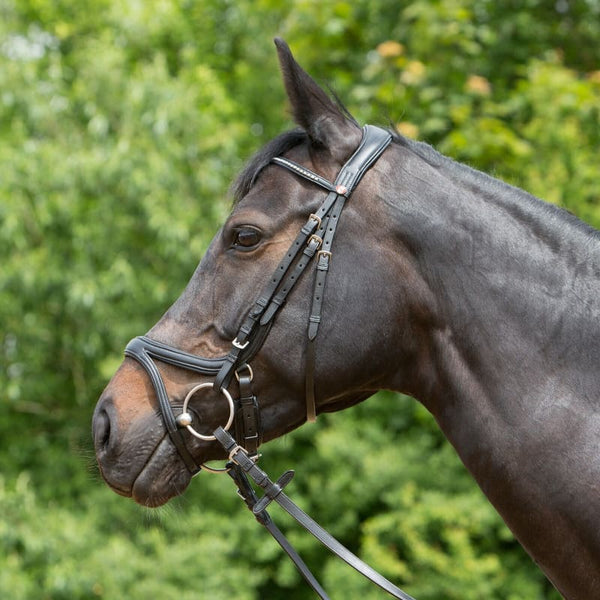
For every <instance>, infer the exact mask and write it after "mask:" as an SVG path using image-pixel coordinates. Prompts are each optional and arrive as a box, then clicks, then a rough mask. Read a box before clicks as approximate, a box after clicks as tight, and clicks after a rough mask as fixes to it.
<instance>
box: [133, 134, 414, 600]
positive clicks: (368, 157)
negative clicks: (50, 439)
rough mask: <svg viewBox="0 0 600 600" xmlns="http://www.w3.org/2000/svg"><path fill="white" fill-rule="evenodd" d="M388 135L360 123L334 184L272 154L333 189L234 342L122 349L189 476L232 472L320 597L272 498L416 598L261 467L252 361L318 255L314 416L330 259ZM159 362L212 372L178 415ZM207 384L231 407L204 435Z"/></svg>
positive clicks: (309, 354) (141, 340)
mask: <svg viewBox="0 0 600 600" xmlns="http://www.w3.org/2000/svg"><path fill="white" fill-rule="evenodd" d="M391 140H392V136H391V134H390V133H389V132H387V131H385V130H383V129H381V128H379V127H374V126H372V125H366V126H365V127H364V128H363V136H362V140H361V142H360V145H359V146H358V148H357V149H356V151H355V152H354V154H353V155H352V156H351V157H350V159H349V160H348V161H347V162H346V163H345V164H344V166H343V167H342V169H341V170H340V172H339V173H338V175H337V177H336V179H335V181H334V182H333V183H331V182H330V181H328V180H327V179H325V178H324V177H321V176H320V175H318V174H317V173H315V172H313V171H311V170H309V169H307V168H306V167H303V166H302V165H299V164H298V163H295V162H294V161H291V160H289V159H287V158H283V157H275V158H273V159H271V163H273V164H276V165H279V166H280V167H283V168H285V169H287V170H288V171H291V172H292V173H294V174H295V175H297V176H299V177H301V178H303V179H306V180H308V181H310V182H311V183H314V184H316V185H318V186H320V187H321V188H323V189H324V190H326V191H327V192H328V194H327V196H326V198H325V199H324V201H323V202H322V204H321V206H320V207H319V208H318V210H317V211H316V212H314V213H312V214H311V215H310V216H309V217H308V220H307V222H306V223H305V224H304V226H303V227H302V228H301V229H300V232H299V233H298V235H297V236H296V238H295V240H294V241H293V242H292V245H291V246H290V247H289V249H288V251H287V252H286V253H285V255H284V257H283V258H282V260H281V262H280V263H279V265H278V266H277V268H276V269H275V271H274V273H273V275H272V276H271V278H270V279H269V281H268V283H267V285H266V286H265V287H264V289H263V290H262V292H261V293H260V295H259V296H258V299H257V300H256V301H255V303H254V304H253V305H252V307H251V308H250V310H249V311H248V313H247V315H246V317H245V318H244V320H243V322H242V325H241V327H240V328H239V329H238V332H237V335H236V336H235V338H234V340H233V341H232V343H231V349H230V350H229V352H228V353H227V354H226V355H225V356H223V357H220V358H203V357H199V356H196V355H194V354H190V353H188V352H184V351H182V350H179V349H178V348H174V347H172V346H169V345H167V344H164V343H162V342H159V341H157V340H153V339H151V338H149V337H146V336H140V337H136V338H134V339H133V340H131V341H130V342H129V344H128V345H127V347H126V348H125V355H126V356H128V357H131V358H133V359H135V360H136V361H137V362H138V363H139V364H140V365H141V366H142V367H143V368H144V369H145V371H146V372H147V373H148V376H149V377H150V380H151V382H152V385H153V387H154V390H155V393H156V396H157V399H158V404H159V408H160V412H161V415H162V419H163V422H164V425H165V428H166V430H167V432H168V434H169V436H170V438H171V440H172V441H173V443H174V445H175V447H176V448H177V451H178V452H179V454H180V456H181V458H182V460H183V461H184V463H185V465H186V466H187V468H188V470H189V471H190V472H191V473H192V474H195V473H197V472H198V471H200V470H201V469H205V470H208V471H212V472H215V471H226V472H228V473H229V474H230V476H231V477H232V478H233V479H234V481H235V483H236V485H237V486H238V492H239V493H240V495H241V496H242V498H243V499H244V500H245V502H246V504H247V505H248V507H249V508H250V509H251V510H252V512H253V513H254V515H255V516H256V518H257V520H258V521H259V522H260V523H261V524H262V525H264V526H265V527H266V528H267V529H268V530H269V532H270V533H271V534H272V535H273V536H274V537H275V539H276V540H277V541H278V543H279V544H280V545H281V546H282V547H283V549H284V550H285V551H286V552H287V553H288V555H289V556H290V557H291V558H292V560H293V561H294V563H295V564H296V566H297V568H298V569H299V570H300V572H301V574H302V575H303V576H304V577H305V579H306V580H307V582H308V583H309V584H310V585H311V587H312V588H313V590H314V591H315V592H316V593H317V594H318V595H319V596H320V597H321V598H327V595H326V594H325V592H324V591H323V589H322V588H321V586H320V585H319V583H318V582H317V581H316V580H315V579H314V577H313V576H312V574H311V573H310V571H309V570H308V568H307V567H306V565H305V564H304V563H303V561H302V559H301V558H300V557H299V556H298V554H297V553H296V552H295V551H294V549H293V548H292V547H291V546H290V545H289V542H287V540H286V538H285V537H284V536H283V534H281V532H280V531H279V530H278V529H277V527H276V526H275V525H274V523H273V522H272V520H271V519H270V517H269V515H268V513H267V511H266V506H267V504H268V503H270V502H271V501H272V500H275V501H276V502H278V503H279V504H280V505H281V506H283V507H284V509H285V510H287V511H288V512H289V513H290V514H291V515H292V516H293V517H294V518H296V520H298V521H299V522H300V523H301V524H302V525H303V526H304V527H306V528H307V529H308V530H309V531H310V532H311V533H312V534H313V535H315V536H316V537H317V538H318V539H319V540H320V541H321V542H322V543H324V544H325V545H326V546H327V547H329V548H330V549H331V550H332V551H333V552H335V553H336V554H337V555H338V556H340V557H341V558H342V559H343V560H345V561H346V562H348V564H350V565H351V566H353V567H354V568H355V569H357V570H358V571H359V572H360V573H362V574H363V575H365V576H366V577H368V578H369V579H371V580H372V581H374V582H375V583H377V584H378V585H379V586H380V587H382V588H383V589H385V590H386V591H388V592H389V593H390V594H391V595H393V596H394V597H396V598H400V599H403V600H413V599H411V597H410V596H408V595H407V594H406V593H405V592H403V591H402V590H400V589H399V588H397V587H396V586H395V585H394V584H392V583H391V582H389V581H388V580H387V579H385V578H384V577H382V576H381V575H379V574H378V573H377V572H375V571H373V569H371V568H370V567H369V566H368V565H366V564H365V563H363V562H362V561H361V560H360V559H359V558H358V557H356V556H355V555H353V554H352V553H351V552H349V551H348V550H347V549H346V548H344V547H343V546H342V545H341V544H339V542H337V540H335V538H333V537H332V536H330V535H329V534H328V533H327V532H326V531H325V530H323V529H322V528H321V527H320V526H319V525H318V524H317V523H315V522H314V521H313V520H312V519H311V518H310V517H308V515H306V514H305V513H303V512H302V511H301V510H300V509H299V508H298V507H297V506H296V505H295V504H294V503H293V502H292V501H291V500H290V499H289V498H288V497H287V496H286V495H285V494H284V493H283V492H282V490H283V487H284V486H285V485H287V483H289V481H290V480H291V477H292V475H293V471H288V472H287V473H285V474H284V475H283V476H282V477H281V478H280V479H279V480H278V481H277V482H275V483H274V482H272V481H271V480H270V479H269V478H268V476H267V475H266V473H264V471H262V470H261V469H260V468H259V467H258V466H257V465H256V460H257V459H258V447H259V445H260V443H261V441H262V432H261V426H260V410H259V404H258V400H257V398H256V396H255V395H254V394H253V392H252V387H251V383H252V378H253V373H252V369H251V367H250V364H249V363H250V361H251V360H252V358H253V357H254V356H255V355H256V354H257V352H258V351H259V350H260V348H261V347H262V345H263V343H264V341H265V339H266V337H267V335H268V333H269V331H270V329H271V327H272V325H273V321H274V318H275V316H276V315H277V313H278V312H279V310H280V309H281V307H282V306H283V305H284V303H285V301H286V298H287V296H288V295H289V293H290V292H291V290H292V289H293V288H294V286H295V285H296V283H297V282H298V280H299V279H300V278H301V275H302V274H303V273H304V271H305V270H306V269H307V267H308V265H309V264H310V263H311V262H312V260H313V259H314V258H315V256H316V269H315V278H314V285H313V295H312V302H311V307H310V315H309V318H308V332H307V341H306V353H305V355H306V366H305V388H306V418H307V421H309V422H312V421H314V420H315V419H316V406H315V391H314V388H315V377H314V374H315V362H316V358H315V357H316V351H315V345H316V339H317V334H318V331H319V325H320V323H321V313H322V307H323V297H324V292H325V284H326V281H327V274H328V272H329V265H330V262H331V256H332V244H333V239H334V236H335V232H336V228H337V225H338V222H339V218H340V215H341V212H342V209H343V208H344V205H345V203H346V201H347V200H348V198H349V197H350V195H351V194H352V192H353V191H354V189H355V188H356V186H357V185H358V183H359V182H360V180H361V179H362V177H363V175H364V174H365V173H366V171H367V170H368V169H369V168H370V167H371V166H372V165H373V164H374V163H375V162H376V161H377V159H378V158H379V157H380V156H381V154H382V153H383V152H384V150H385V149H386V148H387V147H388V145H389V144H390V142H391ZM154 360H159V361H161V362H164V363H167V364H170V365H174V366H176V367H179V368H182V369H186V370H188V371H193V372H195V373H199V374H201V375H208V376H214V377H215V380H214V383H209V382H206V383H201V384H199V385H197V386H195V387H194V388H192V389H191V390H190V391H189V392H188V394H187V396H186V398H185V400H184V403H183V407H182V412H181V413H180V414H179V415H177V416H175V414H174V412H173V407H172V405H171V403H170V402H169V396H168V394H167V391H166V387H165V384H164V381H163V379H162V377H161V375H160V372H159V370H158V368H157V366H156V364H155V362H154ZM234 376H235V378H236V379H237V381H238V385H239V391H240V393H239V398H237V399H235V400H234V399H233V398H232V396H231V395H230V393H229V391H228V386H229V384H230V383H231V380H232V378H233V377H234ZM209 387H210V388H213V389H214V390H215V391H217V392H220V393H222V394H223V395H224V396H225V399H226V400H227V403H228V406H229V417H228V419H227V422H226V423H225V424H224V425H223V426H222V427H217V429H216V430H215V431H214V432H213V434H212V435H204V434H200V433H199V432H198V431H197V430H196V429H195V428H194V427H193V426H192V422H193V416H192V414H191V412H190V411H189V410H188V404H189V401H190V399H191V397H192V396H193V395H194V394H195V393H196V392H198V391H199V390H201V389H203V388H209ZM232 426H234V428H235V438H233V437H232V436H231V435H229V433H227V431H228V430H229V429H230V428H231V427H232ZM184 428H185V429H187V430H188V432H189V433H190V434H192V435H193V436H195V437H197V438H200V439H202V440H205V441H214V440H217V441H219V443H221V445H223V447H225V448H226V450H227V452H228V455H229V463H228V465H227V467H226V468H225V469H213V468H212V467H208V466H207V465H205V464H203V465H198V464H197V463H196V461H195V460H194V458H193V457H192V455H191V453H190V451H189V449H188V447H187V445H186V443H185V438H184V436H183V435H182V429H184ZM236 440H237V441H236ZM247 476H250V477H251V478H252V479H253V480H254V481H255V483H256V484H257V485H259V486H260V487H262V488H263V489H264V490H265V496H264V497H263V498H262V499H261V500H258V498H257V497H256V495H255V493H254V490H253V488H252V486H251V485H250V483H249V482H248V479H247Z"/></svg>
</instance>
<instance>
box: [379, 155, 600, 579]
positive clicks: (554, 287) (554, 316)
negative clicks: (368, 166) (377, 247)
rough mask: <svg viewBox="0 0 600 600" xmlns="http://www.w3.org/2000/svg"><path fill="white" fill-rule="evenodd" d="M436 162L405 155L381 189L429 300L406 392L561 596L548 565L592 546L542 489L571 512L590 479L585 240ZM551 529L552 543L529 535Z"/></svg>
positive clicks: (592, 330)
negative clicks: (388, 186)
mask: <svg viewBox="0 0 600 600" xmlns="http://www.w3.org/2000/svg"><path fill="white" fill-rule="evenodd" d="M440 161H441V164H440V165H438V166H432V165H431V164H427V163H426V162H425V161H423V160H422V159H421V158H420V157H416V156H414V154H412V153H411V152H408V151H406V150H404V151H403V156H402V162H401V168H400V169H396V170H395V171H392V170H391V171H390V173H389V180H388V181H392V180H394V182H395V185H396V192H397V199H396V200H393V201H390V200H389V198H388V200H387V201H386V203H387V206H388V207H390V208H391V210H392V212H393V213H394V222H395V225H394V226H395V227H396V228H397V235H398V237H399V239H400V241H401V247H402V248H403V250H404V249H408V251H409V252H410V254H411V256H412V260H413V263H414V265H415V269H416V271H417V272H418V276H419V277H420V278H421V280H422V281H423V282H425V284H426V285H427V286H428V288H429V290H430V291H431V294H430V296H431V297H432V298H434V302H433V305H432V306H431V307H430V310H431V311H432V312H433V313H435V319H431V323H432V325H431V326H430V327H429V329H428V331H426V332H425V335H424V336H423V337H422V339H421V341H420V343H421V345H422V348H423V349H422V351H421V352H420V353H419V358H418V360H417V364H416V365H411V367H414V368H413V369H412V372H413V373H416V376H415V379H414V380H413V381H411V382H410V383H409V385H408V388H409V389H408V391H409V392H410V393H411V394H412V395H414V396H415V397H417V398H418V399H419V400H421V401H422V402H423V403H424V404H425V405H426V406H427V408H429V410H430V411H431V412H432V413H433V415H434V416H435V418H436V420H437V421H438V423H439V424H440V426H441V428H442V430H443V431H444V433H445V434H446V436H447V437H448V439H449V440H450V441H451V443H452V444H453V445H454V446H455V448H456V449H457V451H458V453H459V455H460V456H461V458H462V460H463V462H464V463H465V465H466V466H467V467H468V468H469V470H470V471H471V472H472V474H473V475H474V477H475V479H476V480H477V481H478V483H479V485H480V487H481V488H482V490H483V491H484V493H485V494H486V495H487V496H488V497H489V499H490V500H491V501H492V503H493V504H494V505H495V506H496V508H497V509H498V511H499V512H500V513H501V514H502V516H503V517H504V519H505V521H506V522H507V523H508V525H509V526H510V527H511V529H512V530H513V532H514V533H515V534H516V535H517V537H518V538H519V539H520V541H521V542H522V544H523V545H524V546H525V547H526V549H528V550H529V552H530V553H531V554H532V555H533V556H534V557H535V558H536V560H537V561H538V562H539V563H540V564H541V566H542V568H544V569H545V571H546V573H547V574H548V575H549V576H550V577H551V578H552V579H554V581H555V582H557V584H558V585H559V586H561V587H563V589H568V588H569V587H570V585H571V584H570V583H569V582H566V581H562V580H560V579H561V577H560V576H559V574H558V571H559V570H560V568H563V570H564V566H563V567H560V565H559V562H558V561H560V560H563V561H566V562H565V563H564V564H566V563H568V562H569V560H570V559H569V556H568V553H569V552H573V553H577V555H578V556H581V555H582V552H589V553H590V554H589V556H592V555H593V553H594V551H595V552H596V556H598V554H597V552H598V549H599V547H600V537H599V536H598V535H597V534H594V537H593V539H590V540H587V541H586V542H585V543H583V542H582V539H583V538H585V537H586V536H587V535H588V533H587V531H588V528H590V527H591V524H590V523H586V521H585V519H584V518H583V517H582V518H581V521H580V522H578V519H579V518H580V515H585V514H588V515H589V506H588V507H587V508H586V507H585V506H581V511H580V512H579V513H578V514H577V515H574V514H570V515H567V521H568V522H565V523H564V524H563V523H561V519H560V518H558V517H557V514H563V513H564V511H565V510H571V508H569V509H566V508H565V506H566V500H567V499H566V497H563V496H561V495H560V494H555V495H554V496H553V497H552V498H549V497H548V490H549V489H553V488H555V487H556V486H557V485H560V486H565V488H568V489H570V490H571V491H570V492H569V494H570V495H569V502H571V505H569V506H570V507H573V506H574V505H575V504H577V502H578V501H577V500H573V496H577V494H580V498H581V499H582V501H583V499H585V498H588V505H589V498H590V494H589V490H590V489H592V488H593V486H595V485H596V482H597V481H598V477H599V476H600V461H599V459H598V457H597V449H596V448H595V446H594V445H593V444H591V443H590V442H589V440H594V439H598V435H600V424H598V422H597V420H596V419H595V417H594V414H595V413H597V412H598V403H599V402H600V377H599V376H598V373H597V372H598V369H597V362H598V356H600V319H598V317H599V316H600V285H599V282H600V277H599V273H600V250H599V243H598V238H597V236H596V235H595V234H594V233H593V232H592V231H591V230H590V229H588V228H586V226H584V225H583V224H580V223H579V222H576V221H575V220H574V219H573V218H571V217H570V216H569V215H565V214H563V213H561V212H559V211H558V210H557V209H555V208H554V207H549V206H547V205H545V204H544V203H542V202H541V201H539V200H536V199H534V198H533V197H531V196H529V195H528V194H526V193H525V192H522V191H520V190H516V189H515V188H511V187H510V186H506V185H504V184H501V183H500V182H495V181H494V180H492V179H491V178H487V177H485V176H483V175H478V174H476V173H474V172H472V171H470V170H468V169H466V168H465V170H464V171H463V172H461V171H460V170H461V169H462V167H460V166H459V165H450V164H448V163H445V164H444V163H443V161H442V159H440ZM453 170H454V171H453ZM390 192H391V190H390ZM403 294H410V290H409V289H407V290H404V291H403ZM403 301H404V300H401V302H403ZM397 383H398V387H397V389H400V390H401V391H407V390H406V389H402V387H401V386H402V385H404V384H405V383H406V381H405V380H403V381H400V380H399V381H398V382H397ZM557 457H560V458H557ZM583 465H585V466H583ZM557 482H560V483H558V484H557ZM593 489H596V488H593ZM594 497H595V498H597V497H598V495H597V494H595V496H594ZM553 502H555V503H556V505H555V506H554V505H553V504H552V503H553ZM594 502H595V503H596V505H597V506H595V508H594V509H595V510H596V509H600V500H594ZM550 521H553V523H554V525H555V527H554V528H553V530H552V532H549V533H548V535H540V531H543V529H544V527H545V524H547V523H548V522H550ZM563 525H564V526H563ZM553 536H554V537H553ZM586 544H587V545H586ZM557 546H560V548H561V549H560V551H558V550H557ZM582 547H583V550H582ZM593 560H594V559H592V558H590V561H591V562H593ZM590 561H588V562H587V563H586V566H587V568H589V567H590V564H591V562H590ZM584 562H585V561H584ZM581 564H584V563H581ZM594 568H596V569H598V568H599V565H598V564H597V563H595V564H594ZM575 572H577V573H578V574H579V575H581V576H582V578H584V575H583V573H582V572H579V569H578V567H576V566H573V573H575ZM596 584H597V585H598V586H600V578H599V579H598V581H596Z"/></svg>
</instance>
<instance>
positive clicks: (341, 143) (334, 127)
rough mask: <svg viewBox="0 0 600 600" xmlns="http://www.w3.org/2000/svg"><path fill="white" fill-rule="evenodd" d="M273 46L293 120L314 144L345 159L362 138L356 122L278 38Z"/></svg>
mask: <svg viewBox="0 0 600 600" xmlns="http://www.w3.org/2000/svg"><path fill="white" fill-rule="evenodd" d="M275 46H276V47H277V54H278V55H279V64H280V65H281V72H282V74H283V82H284V85H285V90H286V92H287V95H288V98H289V100H290V103H291V105H292V113H293V115H294V120H295V121H296V123H297V124H298V125H300V127H302V128H303V129H304V130H305V131H306V133H308V136H309V138H310V140H311V142H312V144H313V145H314V146H315V147H317V148H325V149H327V150H328V151H329V153H330V154H331V155H332V156H333V157H334V158H336V159H337V160H338V161H339V162H343V161H345V160H346V159H347V158H348V156H350V154H351V153H352V152H353V151H354V150H355V149H356V147H357V146H358V144H359V142H360V140H361V138H362V131H361V129H360V127H359V125H358V123H357V122H356V121H355V120H354V119H353V118H352V117H351V116H350V114H349V113H348V114H344V112H343V109H342V108H341V107H340V105H339V104H338V103H336V102H335V101H333V100H332V99H331V98H330V97H329V96H328V95H327V94H326V93H325V92H324V91H323V90H322V89H321V88H320V87H319V86H318V85H317V83H316V82H315V81H314V80H313V78H312V77H311V76H310V75H308V73H306V71H304V69H303V68H302V67H301V66H300V65H299V64H298V63H297V62H296V60H295V59H294V57H293V56H292V52H291V50H290V48H289V46H288V45H287V44H286V43H285V42H284V41H283V40H282V39H281V38H275Z"/></svg>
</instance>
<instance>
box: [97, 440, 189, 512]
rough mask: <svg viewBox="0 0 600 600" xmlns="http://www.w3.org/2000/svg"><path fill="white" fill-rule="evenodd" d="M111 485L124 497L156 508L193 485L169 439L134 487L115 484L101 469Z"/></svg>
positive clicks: (154, 453) (160, 444) (162, 442)
mask: <svg viewBox="0 0 600 600" xmlns="http://www.w3.org/2000/svg"><path fill="white" fill-rule="evenodd" d="M100 472H101V474H102V477H103V478H104V480H105V481H106V483H107V485H108V486H109V487H110V488H111V489H112V490H113V491H114V492H115V493H117V494H119V495H120V496H125V497H126V498H131V499H132V500H134V501H135V502H136V503H137V504H139V505H140V506H144V507H147V508H156V507H158V506H162V505H163V504H166V503H167V502H168V501H169V500H171V498H174V497H176V496H179V495H180V494H182V493H183V492H184V491H185V489H186V488H187V486H188V485H189V483H190V481H191V478H192V477H191V473H190V472H189V471H188V469H187V468H186V467H185V465H184V464H183V462H182V461H181V460H180V459H179V455H177V454H176V453H175V452H174V449H173V446H172V444H171V443H170V440H169V437H168V436H167V435H165V436H164V437H162V438H161V439H160V441H159V442H158V444H157V445H156V447H155V448H154V450H153V451H152V452H151V453H150V455H149V456H148V459H147V460H146V461H145V462H144V464H143V466H142V468H141V469H140V471H139V472H138V474H137V475H136V476H135V477H134V478H133V481H132V483H131V485H130V486H123V485H122V484H121V482H117V481H114V480H111V477H110V474H109V473H106V472H105V471H104V469H102V468H100Z"/></svg>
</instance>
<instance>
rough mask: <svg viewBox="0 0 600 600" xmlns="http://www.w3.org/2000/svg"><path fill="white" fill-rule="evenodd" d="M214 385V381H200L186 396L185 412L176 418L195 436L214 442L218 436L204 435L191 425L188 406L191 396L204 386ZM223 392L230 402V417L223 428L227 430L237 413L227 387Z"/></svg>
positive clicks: (184, 402)
mask: <svg viewBox="0 0 600 600" xmlns="http://www.w3.org/2000/svg"><path fill="white" fill-rule="evenodd" d="M207 387H210V388H212V387H213V384H212V383H200V384H198V385H197V386H195V387H193V388H192V389H191V390H190V391H189V392H188V395H187V396H186V397H185V400H184V401H183V409H182V410H183V412H182V413H181V414H180V415H179V416H178V417H177V418H176V419H175V420H176V421H177V424H178V425H179V426H180V427H185V428H186V429H187V430H188V431H189V432H190V433H191V434H192V435H193V436H194V437H197V438H198V439H200V440H205V441H207V442H212V441H213V440H216V439H217V438H216V437H215V436H214V435H202V434H201V433H198V432H197V431H196V430H195V429H194V428H193V427H192V425H191V423H192V415H191V414H190V413H189V412H188V410H187V408H188V403H189V401H190V398H191V397H192V396H193V395H194V394H195V393H196V392H197V391H198V390H201V389H203V388H207ZM221 393H222V394H223V395H224V396H225V398H226V400H227V403H228V404H229V418H228V419H227V423H226V424H225V425H224V427H223V429H224V430H225V431H227V430H228V429H229V428H230V427H231V424H232V423H233V416H234V413H235V407H234V405H233V398H232V397H231V394H230V393H229V392H228V391H227V390H226V389H225V388H223V389H222V390H221Z"/></svg>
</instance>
